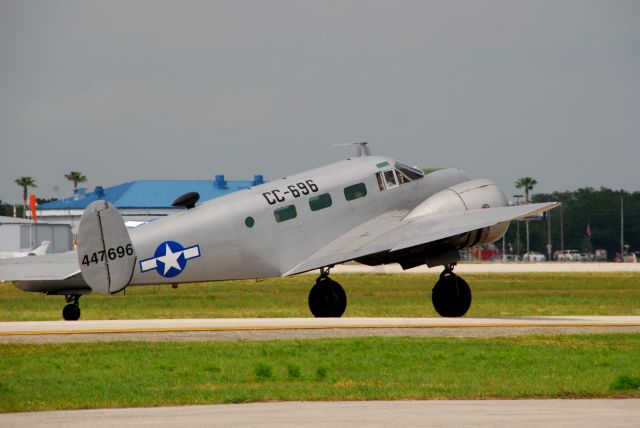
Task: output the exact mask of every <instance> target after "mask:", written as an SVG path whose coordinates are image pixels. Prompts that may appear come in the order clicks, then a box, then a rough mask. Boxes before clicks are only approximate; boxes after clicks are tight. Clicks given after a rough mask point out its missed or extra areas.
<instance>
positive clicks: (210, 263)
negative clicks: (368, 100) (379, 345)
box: [0, 154, 557, 320]
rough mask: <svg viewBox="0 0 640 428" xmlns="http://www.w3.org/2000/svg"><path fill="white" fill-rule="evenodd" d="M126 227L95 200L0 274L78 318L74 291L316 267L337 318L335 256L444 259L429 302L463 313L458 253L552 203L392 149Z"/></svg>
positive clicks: (6, 263) (192, 196) (187, 198)
mask: <svg viewBox="0 0 640 428" xmlns="http://www.w3.org/2000/svg"><path fill="white" fill-rule="evenodd" d="M198 197H199V196H198V194H197V193H187V194H185V195H183V196H181V197H180V198H178V199H177V200H176V201H175V202H174V206H180V207H184V208H185V209H184V211H181V212H178V213H176V214H173V215H170V216H167V217H164V218H161V219H158V220H156V221H152V222H149V223H147V224H143V225H141V226H139V227H136V228H134V229H130V230H128V229H127V228H126V227H125V225H124V223H123V220H122V216H121V215H120V213H119V212H118V210H117V209H116V208H115V207H114V206H113V205H112V204H111V203H109V202H107V201H103V200H100V201H95V202H93V203H92V204H91V205H89V206H88V207H87V209H86V210H85V212H84V214H83V216H82V219H81V221H80V225H79V228H78V236H77V238H78V247H77V250H76V251H72V252H69V253H63V254H49V255H44V256H34V257H25V258H21V259H15V260H3V261H2V262H0V280H5V281H13V283H14V284H15V286H16V287H18V288H20V289H22V290H24V291H32V292H42V293H46V294H49V295H64V296H65V297H66V301H67V305H66V306H65V307H64V309H63V312H62V314H63V317H64V319H65V320H77V319H79V318H80V307H79V305H78V301H79V298H80V296H82V295H85V294H89V293H90V292H91V291H95V292H98V293H102V294H114V293H117V292H120V291H122V290H124V289H125V288H126V287H128V286H139V285H150V284H159V283H172V284H176V283H185V282H201V281H216V280H231V279H249V278H270V277H278V276H288V275H295V274H298V273H302V272H308V271H312V270H317V269H319V270H320V276H319V277H318V278H317V279H316V281H315V284H314V285H313V287H311V291H310V293H309V309H310V310H311V313H312V314H313V315H314V316H316V317H340V316H342V314H343V313H344V311H345V309H346V307H347V297H346V294H345V291H344V289H343V288H342V286H341V285H340V284H338V283H337V282H336V281H334V280H333V279H331V278H330V277H329V271H330V268H331V267H333V266H334V265H336V264H339V263H344V262H348V261H351V260H356V261H358V262H360V263H363V264H366V265H372V266H373V265H380V264H386V263H399V264H400V265H401V266H402V268H403V269H409V268H413V267H416V266H420V265H424V264H426V265H428V266H430V267H432V266H438V265H442V266H443V267H444V269H443V271H442V274H441V275H440V279H439V280H438V281H437V282H436V284H435V286H434V288H433V292H432V301H433V306H434V308H435V310H436V311H437V312H438V314H440V315H441V316H445V317H460V316H463V315H464V314H465V313H466V312H467V311H468V309H469V307H470V305H471V290H470V289H469V286H468V285H467V283H466V282H465V281H464V280H463V279H462V278H461V277H459V276H458V275H456V274H455V273H453V269H454V265H455V264H456V262H457V261H459V260H460V253H459V251H460V250H462V249H464V248H467V247H470V246H473V245H477V244H488V243H491V242H494V241H496V240H498V239H500V238H501V237H502V236H503V235H504V233H505V232H506V230H507V228H508V225H509V221H510V220H513V219H518V218H523V217H527V216H533V215H537V214H540V213H542V212H545V211H546V210H549V209H551V208H554V207H555V206H556V205H557V204H556V203H541V204H530V205H519V206H508V204H507V198H506V197H505V195H504V193H503V192H502V191H501V190H500V189H499V188H498V186H497V185H496V184H495V183H494V182H492V181H490V180H484V179H482V180H471V179H470V178H469V176H468V175H467V174H466V173H465V172H464V171H461V170H459V169H455V168H449V169H440V170H437V171H434V172H430V173H428V174H425V173H423V172H422V171H421V170H419V169H417V168H414V167H411V166H408V165H406V164H403V163H400V162H396V161H395V160H393V159H391V158H388V157H379V156H368V155H366V154H363V155H362V156H360V157H355V158H350V159H346V160H343V161H340V162H336V163H332V164H330V165H327V166H323V167H320V168H317V169H312V170H310V171H306V172H303V173H301V174H297V175H293V176H290V177H285V178H282V179H280V180H275V181H271V182H268V183H265V184H261V185H259V186H256V187H253V188H249V189H245V190H241V191H238V192H235V193H232V194H229V195H226V196H223V197H220V198H217V199H214V200H210V201H207V202H204V203H201V204H198V205H197V206H196V203H197V200H198Z"/></svg>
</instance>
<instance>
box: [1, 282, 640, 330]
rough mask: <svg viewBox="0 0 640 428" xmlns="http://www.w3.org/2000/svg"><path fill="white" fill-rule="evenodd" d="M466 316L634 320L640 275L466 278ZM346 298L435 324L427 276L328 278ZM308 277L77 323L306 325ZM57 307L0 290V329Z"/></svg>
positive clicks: (137, 290)
mask: <svg viewBox="0 0 640 428" xmlns="http://www.w3.org/2000/svg"><path fill="white" fill-rule="evenodd" d="M464 277H465V279H466V280H467V281H468V282H469V284H470V286H471V289H472V291H473V303H472V306H471V309H470V311H469V313H468V314H467V316H478V317H485V316H536V315H586V314H588V315H640V274H635V273H616V274H601V273H562V274H557V273H555V274H550V273H544V274H542V273H540V274H525V273H516V274H470V275H464ZM332 278H333V279H335V280H337V281H338V282H340V283H341V284H342V285H343V286H344V288H345V290H346V291H347V296H348V306H347V311H346V313H345V316H351V317H355V316H373V317H389V316H402V317H428V316H436V313H435V311H434V310H433V307H432V305H431V288H432V287H433V284H434V283H435V281H436V280H437V276H436V275H429V274H424V275H423V274H409V275H407V274H395V275H393V274H341V275H332ZM314 281H315V277H314V276H312V275H300V276H295V277H290V278H275V279H269V280H265V281H259V282H256V281H223V282H210V283H200V284H181V285H180V286H179V288H177V289H173V288H171V286H169V285H161V286H151V287H130V288H129V289H127V291H126V294H122V293H121V294H118V295H114V296H101V295H97V294H92V295H90V296H84V297H82V298H81V299H80V302H81V308H82V319H85V320H86V319H124V318H229V317H309V316H311V314H310V313H309V309H308V306H307V296H308V292H309V289H310V288H311V286H312V285H313V283H314ZM63 306H64V300H63V298H62V297H59V296H44V295H42V294H37V293H25V292H23V291H20V290H17V289H15V288H14V287H13V286H12V285H11V284H9V283H7V284H4V285H1V286H0V321H20V320H58V319H61V314H60V313H61V309H62V307H63Z"/></svg>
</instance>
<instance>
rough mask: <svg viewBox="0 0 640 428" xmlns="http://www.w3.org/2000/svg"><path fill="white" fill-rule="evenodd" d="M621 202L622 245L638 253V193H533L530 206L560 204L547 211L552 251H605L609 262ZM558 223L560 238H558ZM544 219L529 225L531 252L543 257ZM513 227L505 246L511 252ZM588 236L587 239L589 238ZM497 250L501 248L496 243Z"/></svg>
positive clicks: (615, 246) (522, 240)
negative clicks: (622, 212) (622, 219)
mask: <svg viewBox="0 0 640 428" xmlns="http://www.w3.org/2000/svg"><path fill="white" fill-rule="evenodd" d="M621 199H622V204H623V208H624V243H625V244H627V245H629V249H630V250H631V251H634V250H636V251H637V250H640V192H627V191H624V190H613V189H608V188H606V187H602V188H600V189H599V190H596V189H593V188H591V187H586V188H582V189H578V190H575V191H573V192H569V191H565V192H553V193H537V194H535V195H533V196H532V197H531V202H533V203H535V202H550V201H555V202H560V203H562V207H558V208H555V209H553V210H551V211H550V212H549V213H548V214H547V215H550V217H551V227H550V229H551V244H552V248H553V251H554V252H555V251H557V250H560V249H561V247H560V246H561V241H562V240H564V249H565V250H570V249H572V250H579V251H582V252H591V251H593V250H595V249H604V250H607V255H608V258H609V259H613V258H614V257H615V255H616V253H619V252H620V224H621ZM561 223H562V234H561ZM524 224H525V222H524V221H521V222H520V234H519V235H520V241H519V248H520V253H521V254H522V253H524V251H525V250H524V249H525V240H526V237H525V225H524ZM547 233H548V223H547V219H544V220H541V221H530V222H529V235H530V236H529V241H530V248H531V251H538V252H540V253H542V254H545V255H546V254H547ZM516 235H517V224H516V223H515V222H511V225H510V227H509V231H508V232H507V234H506V235H505V242H506V243H507V244H509V243H510V244H511V246H512V248H513V251H514V252H515V251H516V248H517V247H518V241H517V240H516ZM589 235H590V236H589ZM497 244H498V246H500V245H501V242H500V241H499V242H498V243H497Z"/></svg>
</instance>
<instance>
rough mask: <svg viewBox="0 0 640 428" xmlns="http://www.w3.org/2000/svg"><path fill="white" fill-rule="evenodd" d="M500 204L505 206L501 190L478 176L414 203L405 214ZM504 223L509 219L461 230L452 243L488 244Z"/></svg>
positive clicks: (503, 229) (501, 232)
mask: <svg viewBox="0 0 640 428" xmlns="http://www.w3.org/2000/svg"><path fill="white" fill-rule="evenodd" d="M504 206H507V197H506V196H505V194H504V192H502V190H500V188H499V187H498V186H497V185H496V184H495V183H494V182H493V181H491V180H486V179H479V180H471V181H465V182H464V183H460V184H456V185H455V186H451V187H449V188H447V189H445V190H442V191H440V192H438V193H436V194H435V195H433V196H431V197H429V198H427V199H426V200H425V201H424V202H422V203H421V204H420V205H418V206H417V207H415V208H414V209H413V210H412V211H411V212H410V213H409V214H407V216H406V217H405V218H406V219H411V218H414V217H420V216H423V215H433V214H446V213H453V212H462V211H469V210H477V209H483V208H495V207H504ZM508 227H509V222H503V223H498V224H496V225H494V226H490V227H486V228H483V229H479V230H474V231H471V232H468V233H464V234H462V235H460V236H458V237H456V238H454V239H453V244H454V245H455V246H456V247H457V248H459V249H462V248H467V247H470V246H472V245H477V244H490V243H492V242H495V241H497V240H498V239H500V238H501V237H502V236H503V235H504V234H505V232H506V231H507V228H508Z"/></svg>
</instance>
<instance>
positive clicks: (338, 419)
mask: <svg viewBox="0 0 640 428" xmlns="http://www.w3.org/2000/svg"><path fill="white" fill-rule="evenodd" d="M638 420H640V399H625V400H612V399H591V400H462V401H461V400H442V401H373V402H372V401H360V402H349V401H345V402H283V403H251V404H223V405H211V406H185V407H159V408H132V409H98V410H72V411H56V412H35V413H10V414H4V415H0V426H3V427H20V428H22V427H24V428H26V427H29V428H40V427H66V428H76V427H78V428H79V427H86V426H88V425H90V426H91V427H92V428H102V427H113V426H117V427H119V428H129V427H140V426H149V427H151V426H152V427H176V426H188V427H194V428H197V427H252V426H260V427H300V426H304V427H336V426H349V427H389V426H393V427H395V428H399V427H416V426H429V427H481V428H482V427H495V426H511V427H516V426H517V427H520V428H529V427H541V426H544V427H576V428H578V427H579V428H591V427H603V426H609V427H637V426H638Z"/></svg>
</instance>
